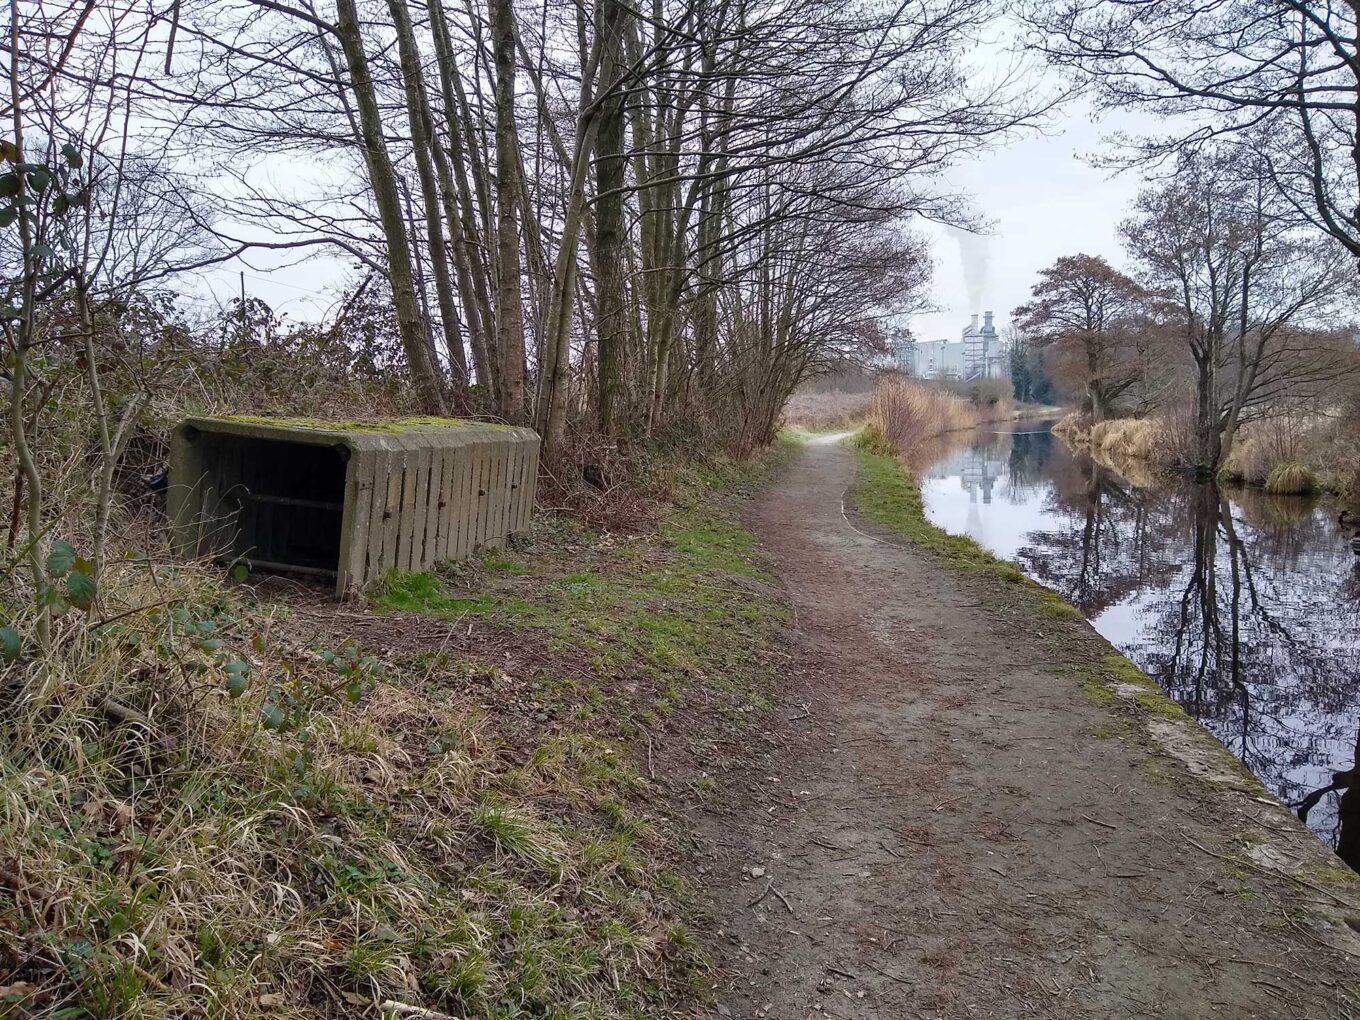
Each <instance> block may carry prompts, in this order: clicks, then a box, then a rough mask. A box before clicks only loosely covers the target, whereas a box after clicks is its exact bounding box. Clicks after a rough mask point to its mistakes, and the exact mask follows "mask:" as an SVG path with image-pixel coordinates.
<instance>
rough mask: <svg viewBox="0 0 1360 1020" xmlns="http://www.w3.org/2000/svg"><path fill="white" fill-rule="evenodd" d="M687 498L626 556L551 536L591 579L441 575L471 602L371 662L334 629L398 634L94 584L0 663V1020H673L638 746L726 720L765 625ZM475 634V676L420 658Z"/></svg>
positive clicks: (214, 587)
mask: <svg viewBox="0 0 1360 1020" xmlns="http://www.w3.org/2000/svg"><path fill="white" fill-rule="evenodd" d="M737 473H738V474H739V473H740V472H737ZM705 481H706V482H707V481H709V480H707V479H706V480H705ZM713 498H716V497H709V496H703V497H699V496H694V497H692V499H693V504H692V506H690V507H689V508H688V509H686V510H684V511H683V512H682V513H677V512H676V511H672V519H671V520H670V522H669V523H668V524H667V527H666V530H665V531H664V532H663V533H662V534H660V535H657V534H654V535H653V536H652V537H651V538H647V539H643V538H638V539H634V540H630V541H628V542H627V543H625V544H623V545H620V544H619V542H618V541H617V540H616V539H614V538H610V537H607V536H605V537H600V536H598V535H597V534H596V533H594V532H589V531H586V530H583V529H580V528H576V527H575V526H570V527H569V526H567V525H561V527H564V528H567V531H565V532H563V536H562V538H561V539H560V543H561V551H560V554H559V559H560V560H561V562H562V563H563V564H564V565H566V564H570V568H571V571H579V570H580V569H581V567H580V564H581V563H582V562H583V560H591V561H592V562H593V564H594V566H595V568H596V569H595V571H594V572H589V573H582V574H576V573H570V572H568V573H566V574H564V575H563V576H558V575H559V574H562V573H563V571H562V570H559V569H558V568H557V567H556V566H554V567H553V569H554V571H556V572H555V573H553V574H551V576H548V577H543V578H538V577H535V576H532V575H533V574H534V571H535V569H536V568H535V561H534V559H533V555H532V554H529V553H517V554H514V555H513V556H512V555H510V554H497V556H498V557H499V559H497V560H496V562H495V563H494V564H492V565H490V566H483V567H477V568H471V569H469V570H464V571H463V572H461V573H459V574H458V575H457V577H458V578H459V584H460V585H469V584H471V585H474V586H475V585H478V584H483V583H485V584H486V585H488V587H484V588H475V590H473V592H472V597H470V598H466V599H464V598H457V597H454V596H453V595H449V596H441V598H440V599H438V600H434V601H437V602H438V605H435V604H434V602H433V601H432V602H431V607H432V609H433V610H435V612H434V615H439V616H441V617H442V616H448V615H449V613H446V612H444V610H449V612H450V613H452V614H453V615H452V617H451V618H450V619H449V621H448V622H443V623H440V622H437V621H424V622H420V621H415V622H418V623H419V626H421V627H424V628H425V629H424V630H421V631H420V632H419V634H418V635H417V636H416V638H414V639H413V640H411V641H410V646H411V647H410V648H409V649H407V650H404V651H402V650H390V651H388V652H384V653H383V657H382V658H381V660H377V659H373V658H371V657H369V656H366V655H365V654H364V653H363V651H362V650H361V649H358V648H356V647H354V646H353V645H350V644H348V643H346V642H345V641H344V639H343V638H338V637H336V636H335V635H336V634H337V633H345V632H349V633H353V632H354V629H355V628H358V629H360V630H362V631H364V632H367V633H383V634H385V635H389V636H390V634H392V633H395V632H399V631H400V629H401V626H402V621H401V620H400V619H386V620H375V619H374V618H372V617H371V616H369V615H368V614H366V613H362V612H356V611H354V609H353V607H350V608H346V609H345V610H343V611H338V612H337V611H333V610H327V612H326V614H325V616H326V619H325V621H324V623H318V622H317V617H316V615H315V614H314V613H313V614H311V615H308V614H309V612H310V606H311V603H305V602H304V603H300V604H293V603H285V604H267V603H260V602H256V601H252V600H249V599H248V598H246V596H245V594H244V593H245V592H247V591H248V590H247V589H238V588H228V587H226V586H225V585H224V584H223V583H222V582H221V581H220V580H219V578H220V571H217V570H214V569H210V568H208V567H207V566H206V565H194V564H188V565H168V564H165V563H151V562H147V561H131V560H129V561H118V562H116V563H115V564H114V565H113V566H112V567H111V568H110V570H111V573H110V575H109V576H108V577H107V578H106V580H105V590H106V591H107V592H108V593H109V594H108V596H107V597H106V604H104V605H103V606H102V607H100V608H99V609H98V610H96V612H95V613H94V614H93V616H92V617H91V616H87V615H86V614H83V613H77V612H75V611H71V612H68V613H66V614H65V615H63V616H62V617H61V618H60V622H59V626H58V629H57V634H56V637H55V642H54V651H53V652H52V653H51V654H49V655H47V656H38V655H36V654H33V651H34V650H33V649H32V648H31V647H29V648H26V649H25V650H24V652H23V654H21V655H20V656H19V657H18V658H17V660H16V661H14V662H11V663H9V664H6V665H4V666H3V667H0V706H2V707H0V987H2V988H3V992H0V995H3V996H5V1000H4V1005H3V1007H0V1015H3V1016H5V1017H14V1018H16V1020H18V1018H29V1017H58V1016H61V1017H76V1016H80V1017H92V1018H96V1020H102V1018H110V1020H112V1018H115V1017H116V1018H147V1020H151V1018H155V1020H160V1018H167V1020H168V1018H171V1017H176V1018H178V1017H186V1016H221V1017H237V1018H263V1017H271V1018H279V1017H284V1018H321V1017H337V1018H338V1017H350V1016H358V1015H379V1013H380V1006H381V1004H382V1003H383V1002H386V1001H388V1000H393V1001H397V1002H405V1003H414V1004H416V1005H419V1006H422V1007H427V1008H431V1009H434V1010H437V1011H440V1012H446V1013H449V1014H452V1015H457V1016H482V1017H491V1016H520V1015H524V1016H539V1017H551V1018H558V1020H567V1018H573V1020H574V1018H587V1017H589V1018H615V1017H618V1018H623V1017H628V1018H630V1020H634V1018H641V1017H655V1016H670V1015H673V1014H674V1011H675V1010H676V1009H677V1008H678V1005H677V1004H678V1002H679V1001H681V1000H682V999H683V998H684V997H686V996H688V995H689V994H690V993H691V988H692V984H693V982H694V981H695V980H697V976H698V975H700V974H701V973H702V970H701V968H702V959H701V957H700V956H699V954H698V950H697V948H696V947H695V944H694V940H693V939H692V937H691V936H689V934H688V930H687V928H686V926H685V920H684V918H685V910H684V909H683V908H682V906H681V897H682V895H683V888H684V885H683V882H681V881H680V880H679V879H678V878H676V877H675V876H674V874H673V873H672V872H669V871H668V870H667V869H668V867H673V865H674V861H675V858H676V849H675V842H676V840H675V833H674V832H673V831H671V830H670V829H669V828H668V823H667V822H666V821H665V819H664V818H661V817H657V816H656V815H655V814H654V813H653V811H652V809H651V807H650V806H649V803H650V801H651V799H652V798H654V797H655V796H656V795H657V794H656V784H655V783H653V782H652V781H651V780H650V778H649V777H648V776H647V775H646V773H645V766H641V765H640V764H639V763H640V762H641V761H647V760H649V759H648V754H649V751H648V748H649V747H650V744H651V738H650V736H648V735H647V729H645V728H644V727H646V728H655V727H664V726H665V725H666V723H665V722H664V721H663V720H662V716H661V713H662V712H663V711H665V712H674V711H677V710H678V707H679V705H680V704H681V703H682V702H683V700H684V697H685V691H686V689H687V688H690V687H693V686H694V685H696V684H699V683H710V678H711V683H712V684H713V685H715V686H720V687H721V689H720V690H706V691H704V693H703V695H702V697H700V698H698V699H697V700H698V701H700V702H702V703H703V704H704V705H706V706H709V707H710V708H713V709H716V710H717V715H718V716H719V717H723V718H725V716H723V713H724V712H726V711H727V710H728V709H729V708H730V711H731V716H732V718H734V719H745V718H747V717H746V716H743V715H741V713H739V712H737V710H736V707H735V706H736V705H737V704H749V702H750V701H751V700H752V699H753V698H755V697H756V695H755V694H754V692H753V690H752V689H751V688H743V687H742V686H741V685H742V684H749V683H754V682H755V681H754V680H753V679H752V677H753V676H755V674H754V673H752V672H751V671H752V670H753V669H754V668H755V667H754V666H753V665H752V663H754V662H756V661H758V660H759V658H760V656H761V654H762V652H761V649H762V648H763V647H764V645H763V644H762V642H763V641H765V640H766V638H767V637H769V638H771V639H772V634H773V630H774V627H775V626H776V625H777V623H778V619H777V614H776V615H774V616H772V615H770V614H771V613H772V612H774V611H773V610H771V609H770V603H769V599H768V597H767V596H763V595H760V594H758V593H757V592H754V591H749V590H737V589H735V588H734V584H733V582H732V581H731V580H730V578H731V577H732V576H735V575H737V574H747V573H753V572H754V568H753V567H752V566H751V565H750V562H751V561H750V559H749V557H750V555H751V553H750V543H749V541H748V540H747V538H746V537H745V536H744V533H743V532H741V530H740V529H739V528H737V527H736V526H735V525H734V524H732V523H731V522H730V521H729V520H728V518H727V517H726V516H724V513H726V512H725V511H724V512H723V513H719V512H717V511H715V510H714V509H713V508H712V504H711V499H713ZM733 513H735V511H733ZM557 541H558V540H557V539H552V540H551V542H550V544H551V543H553V542H557ZM597 544H598V545H599V548H600V549H602V550H605V551H604V552H601V553H600V554H599V555H598V556H596V555H594V554H593V553H592V552H591V550H592V549H593V548H594V547H595V546H596V545H597ZM553 548H557V545H553ZM488 562H490V561H488ZM556 562H557V561H556V560H554V564H556ZM478 571H483V572H486V571H491V572H493V573H494V572H496V571H501V572H502V574H503V576H501V577H500V580H499V581H495V582H494V583H493V579H492V578H491V575H490V574H488V575H487V577H486V578H484V579H483V578H482V577H481V574H479V573H478ZM510 583H515V584H522V585H523V586H524V587H525V590H524V592H523V593H522V594H518V595H516V596H515V597H514V598H510V597H507V596H503V595H501V594H498V592H499V591H501V590H502V588H503V587H504V585H506V584H510ZM729 589H731V593H730V594H728V592H729ZM535 592H536V593H537V594H535ZM606 606H607V607H608V608H607V609H606V608H604V607H606ZM138 607H142V608H138ZM416 608H417V609H420V608H422V607H416ZM493 617H494V620H495V622H493V620H492V618H493ZM351 618H353V619H352V621H351ZM484 618H485V622H484ZM101 619H107V620H108V622H107V623H104V624H101V623H100V620H101ZM12 622H14V623H16V624H17V626H18V628H19V629H20V630H21V631H24V632H25V633H27V631H28V628H27V626H26V623H25V621H24V619H23V618H22V616H20V617H19V618H18V619H15V620H13V621H12ZM408 622H412V621H411V619H410V618H408ZM474 626H475V627H476V628H477V630H478V633H479V634H480V633H482V628H483V627H491V628H492V629H493V630H494V631H495V633H496V634H497V635H499V636H498V637H495V638H493V637H492V636H491V634H489V633H488V635H487V637H486V638H485V639H484V640H485V641H486V647H487V649H489V650H488V651H486V652H485V653H483V652H479V651H476V650H475V649H474V650H472V651H463V652H457V653H455V652H451V651H444V650H441V645H445V646H446V644H447V642H448V641H450V640H451V638H450V637H449V635H450V634H453V633H455V632H456V634H457V635H458V636H459V637H458V639H459V640H462V639H463V638H464V637H465V636H466V635H469V634H471V633H472V629H473V627H474ZM431 627H433V628H434V630H433V631H430V633H432V634H434V636H430V635H429V634H427V631H429V630H430V628H431ZM501 628H504V629H501ZM435 632H437V633H435ZM520 634H523V635H525V637H523V638H521V637H518V636H517V635H520ZM440 635H442V636H440ZM534 635H539V636H537V637H535V636H534ZM469 640H473V639H469ZM524 641H528V642H530V645H529V646H528V647H530V648H531V649H537V650H536V651H531V652H526V653H525V655H524V656H521V655H519V654H518V653H517V652H516V651H515V649H516V648H517V647H518V646H519V644H520V643H522V642H524ZM477 647H481V646H477ZM642 677H645V678H646V680H645V682H642V683H640V681H639V678H642ZM241 680H244V681H246V682H244V683H241V682H240V681H241ZM611 684H616V686H617V690H618V691H633V692H639V687H640V688H641V690H640V692H639V693H635V694H631V695H628V696H629V697H637V696H641V697H643V698H644V699H649V700H650V699H654V700H655V707H653V708H651V709H647V708H646V707H645V706H644V707H643V708H638V707H636V706H631V705H630V704H626V703H622V702H620V701H619V700H618V698H620V697H623V696H624V695H622V694H617V693H615V691H616V687H611V686H610V685H611ZM649 692H650V694H649ZM658 732H659V730H658ZM658 739H659V738H658ZM639 741H642V742H643V744H642V748H641V751H639V748H638V747H637V746H636V745H637V743H638V742H639ZM678 743H680V744H685V741H684V739H683V738H682V739H681V740H679V741H678ZM686 746H687V745H686Z"/></svg>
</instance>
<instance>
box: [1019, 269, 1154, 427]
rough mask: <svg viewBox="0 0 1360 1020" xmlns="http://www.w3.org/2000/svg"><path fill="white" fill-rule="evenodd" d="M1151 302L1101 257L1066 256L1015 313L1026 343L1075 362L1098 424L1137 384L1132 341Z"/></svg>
mask: <svg viewBox="0 0 1360 1020" xmlns="http://www.w3.org/2000/svg"><path fill="white" fill-rule="evenodd" d="M1150 298H1151V295H1150V294H1149V293H1148V291H1147V290H1146V289H1144V288H1143V287H1142V286H1140V285H1139V284H1138V283H1137V282H1135V281H1134V280H1133V279H1131V278H1130V277H1128V276H1126V275H1124V274H1123V273H1121V272H1119V271H1118V270H1117V269H1115V268H1114V267H1113V266H1111V265H1110V264H1109V263H1108V262H1106V261H1105V260H1104V259H1103V258H1100V257H1099V256H1094V255H1067V256H1064V257H1062V258H1060V259H1058V260H1057V261H1056V262H1055V263H1053V265H1051V266H1049V267H1048V268H1047V269H1043V270H1041V271H1040V273H1039V282H1038V283H1036V284H1035V285H1034V287H1033V290H1032V292H1031V300H1030V301H1029V302H1027V303H1026V304H1023V305H1021V306H1020V307H1019V308H1017V309H1015V311H1014V312H1013V313H1012V314H1013V316H1014V318H1015V323H1016V326H1017V327H1018V328H1019V329H1020V330H1021V332H1022V333H1023V334H1024V335H1025V336H1026V338H1027V339H1028V340H1030V341H1032V342H1035V343H1037V344H1039V345H1040V346H1043V347H1056V348H1059V349H1060V350H1061V351H1062V353H1063V354H1065V355H1067V356H1070V357H1072V358H1073V359H1074V360H1076V362H1077V363H1078V364H1079V365H1080V371H1081V373H1082V385H1083V388H1084V390H1085V393H1086V396H1085V401H1084V403H1085V408H1086V411H1087V412H1088V413H1089V414H1090V416H1091V421H1092V422H1099V421H1102V420H1103V419H1104V418H1105V416H1106V414H1107V413H1108V412H1109V411H1110V409H1111V408H1112V407H1113V406H1114V403H1115V401H1116V400H1118V399H1119V397H1120V396H1121V395H1122V394H1123V393H1124V392H1125V391H1126V390H1128V389H1130V388H1131V387H1133V386H1134V385H1135V384H1136V383H1137V382H1138V380H1139V374H1140V368H1141V367H1142V366H1140V365H1139V364H1138V362H1137V361H1136V360H1135V359H1134V357H1133V356H1132V355H1133V350H1134V345H1133V338H1134V333H1135V332H1136V331H1137V330H1138V329H1139V327H1140V326H1141V325H1142V323H1141V322H1140V321H1139V320H1140V319H1141V318H1142V317H1143V313H1144V312H1145V310H1146V309H1147V307H1148V304H1149V301H1150Z"/></svg>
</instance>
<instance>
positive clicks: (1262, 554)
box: [923, 426, 1360, 871]
mask: <svg viewBox="0 0 1360 1020" xmlns="http://www.w3.org/2000/svg"><path fill="white" fill-rule="evenodd" d="M1029 428H1030V429H1033V430H1034V431H1028V432H1017V433H1001V434H997V433H987V434H983V435H978V436H975V437H974V438H973V439H972V440H971V441H969V442H967V443H966V444H965V445H963V446H962V447H958V448H955V449H954V450H953V451H951V452H948V453H945V454H943V455H941V456H940V457H939V458H938V459H937V460H936V461H935V462H934V463H933V465H931V466H930V467H929V468H928V469H926V471H925V473H924V475H925V477H924V478H923V491H924V495H925V500H926V509H927V513H928V514H929V516H930V518H931V519H932V520H933V521H934V522H935V523H936V524H939V525H940V526H942V527H944V528H946V529H949V530H952V531H956V532H962V533H966V534H968V535H971V536H972V537H973V538H975V539H977V540H978V541H980V542H981V543H982V544H984V545H986V546H987V547H988V548H990V549H991V550H992V551H994V552H995V553H997V554H998V555H1000V556H1004V557H1007V558H1013V559H1015V560H1016V562H1017V563H1019V565H1020V567H1021V568H1022V569H1023V570H1024V571H1025V572H1026V573H1028V574H1029V575H1030V576H1032V577H1034V578H1036V579H1038V580H1040V581H1042V582H1043V583H1044V584H1047V585H1049V586H1050V587H1052V588H1054V589H1056V590H1057V591H1059V592H1061V593H1062V594H1063V596H1064V597H1065V598H1067V599H1068V600H1069V601H1070V602H1072V603H1073V604H1074V605H1076V606H1077V607H1078V608H1079V609H1081V611H1082V612H1083V613H1084V614H1085V615H1086V616H1087V618H1088V619H1090V620H1091V622H1092V623H1093V624H1094V625H1095V627H1096V629H1097V630H1099V631H1100V632H1101V633H1102V634H1103V635H1105V637H1106V638H1108V639H1109V640H1110V641H1111V642H1113V643H1114V644H1115V645H1116V646H1117V647H1118V648H1119V649H1120V650H1121V651H1123V652H1124V653H1125V654H1127V655H1128V656H1129V657H1130V658H1132V659H1133V660H1134V661H1135V662H1137V663H1138V665H1139V666H1140V667H1142V668H1143V669H1144V670H1145V671H1147V673H1148V674H1149V675H1151V676H1152V677H1154V678H1155V679H1156V680H1157V681H1158V682H1159V683H1160V684H1161V685H1162V687H1163V688H1164V689H1165V690H1166V691H1167V692H1168V693H1169V694H1170V695H1171V696H1172V697H1173V698H1175V699H1176V701H1177V702H1178V703H1180V705H1181V706H1182V707H1184V708H1185V710H1186V711H1187V712H1189V713H1190V714H1191V715H1193V716H1194V717H1195V718H1196V719H1198V720H1199V721H1200V722H1201V723H1203V724H1204V725H1205V726H1206V727H1208V728H1209V729H1210V730H1211V731H1212V732H1213V733H1214V734H1215V736H1217V737H1218V738H1219V739H1220V740H1221V741H1223V743H1224V744H1226V745H1227V746H1228V747H1229V748H1231V749H1232V751H1233V752H1234V753H1235V754H1236V755H1237V756H1238V757H1240V758H1241V759H1242V760H1243V761H1244V762H1245V763H1246V764H1247V765H1248V767H1250V768H1251V770H1252V771H1253V772H1254V773H1255V774H1256V775H1257V776H1259V777H1260V778H1261V780H1262V782H1264V783H1265V784H1266V785H1267V786H1268V787H1269V788H1270V789H1271V790H1273V791H1274V792H1275V793H1276V795H1277V796H1279V797H1280V798H1281V799H1282V800H1284V801H1285V802H1286V803H1288V804H1290V805H1292V806H1294V807H1295V808H1296V810H1297V811H1298V812H1299V814H1300V817H1303V818H1304V819H1305V820H1306V821H1307V822H1308V824H1309V826H1310V827H1312V829H1313V831H1315V832H1316V833H1318V835H1319V836H1321V837H1322V838H1323V839H1324V840H1325V841H1326V842H1327V843H1328V844H1329V845H1330V846H1332V847H1333V848H1335V849H1336V851H1337V852H1338V854H1340V855H1341V856H1342V858H1343V859H1345V860H1346V861H1347V862H1348V863H1349V864H1350V865H1351V866H1352V867H1354V868H1356V870H1358V871H1360V781H1357V780H1356V778H1355V777H1356V772H1357V761H1358V760H1360V559H1357V557H1356V556H1354V555H1353V554H1352V553H1351V551H1350V549H1349V547H1348V545H1347V537H1348V535H1347V534H1346V533H1343V532H1342V530H1341V529H1340V528H1339V526H1338V525H1337V523H1336V521H1335V520H1334V518H1333V516H1332V514H1331V513H1330V512H1329V511H1328V510H1327V509H1325V508H1324V507H1321V506H1318V505H1316V504H1315V503H1313V502H1310V501H1306V500H1301V499H1297V498H1281V497H1271V496H1267V495H1265V494H1264V493H1258V492H1233V493H1231V494H1229V493H1226V492H1224V491H1221V490H1219V489H1217V488H1215V487H1214V486H1211V485H1195V484H1193V483H1189V482H1181V481H1167V480H1159V479H1155V478H1152V477H1135V478H1134V479H1133V480H1132V481H1131V480H1130V479H1129V478H1127V477H1125V476H1123V475H1120V474H1116V473H1115V472H1113V471H1110V470H1108V469H1106V468H1103V467H1101V466H1100V465H1098V464H1096V463H1095V462H1094V461H1092V460H1091V459H1090V458H1088V457H1085V456H1080V455H1076V454H1073V453H1072V452H1071V451H1070V450H1068V449H1067V447H1066V446H1064V445H1063V444H1062V443H1061V442H1060V441H1058V440H1056V439H1055V438H1054V437H1053V436H1052V435H1051V434H1049V433H1048V431H1047V429H1046V428H1036V427H1035V426H1029ZM1130 473H1131V474H1134V475H1138V472H1133V471H1131V472H1130ZM1135 483H1136V484H1135Z"/></svg>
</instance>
